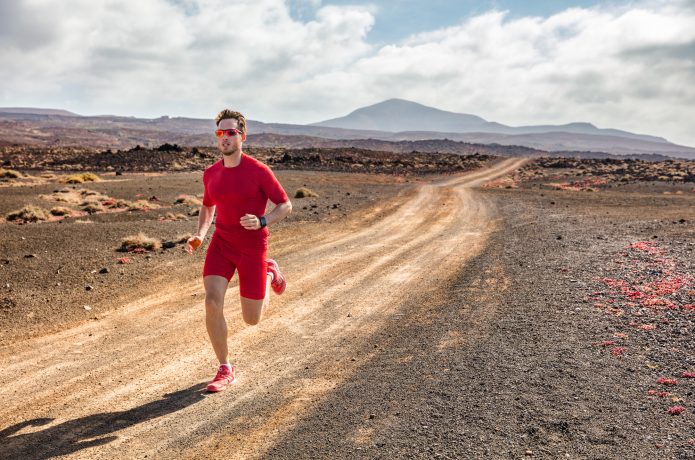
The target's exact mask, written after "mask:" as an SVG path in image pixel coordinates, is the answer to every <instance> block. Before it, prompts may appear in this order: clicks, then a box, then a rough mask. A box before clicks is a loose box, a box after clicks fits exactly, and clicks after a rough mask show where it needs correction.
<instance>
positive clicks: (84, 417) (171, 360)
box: [0, 159, 525, 459]
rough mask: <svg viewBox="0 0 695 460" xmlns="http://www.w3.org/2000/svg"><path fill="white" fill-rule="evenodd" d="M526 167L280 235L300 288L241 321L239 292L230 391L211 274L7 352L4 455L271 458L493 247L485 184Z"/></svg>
mask: <svg viewBox="0 0 695 460" xmlns="http://www.w3.org/2000/svg"><path fill="white" fill-rule="evenodd" d="M524 161H525V160H519V159H511V160H505V161H503V162H501V163H498V164H497V165H495V166H493V167H490V168H489V169H486V170H481V171H476V172H474V173H470V174H467V175H463V176H458V177H456V178H453V179H448V180H446V181H442V182H438V183H431V184H427V185H424V186H421V187H420V188H419V189H418V190H417V192H416V193H415V194H412V195H409V196H404V197H401V198H400V199H401V200H402V203H401V204H400V205H399V207H398V209H397V210H396V211H395V212H394V213H392V214H390V216H389V217H388V218H386V219H383V220H379V221H377V222H376V223H372V224H365V223H364V220H362V219H354V220H352V221H348V222H342V223H339V224H335V225H330V226H326V227H318V226H317V229H318V231H317V233H315V234H313V235H310V236H308V237H305V236H302V238H301V239H299V238H298V239H296V240H294V241H289V240H287V239H285V241H282V240H281V241H277V242H275V244H276V245H277V246H276V247H274V248H273V252H274V253H284V254H285V255H284V256H283V257H282V259H281V266H282V268H283V269H284V271H285V272H286V275H287V278H288V280H289V285H288V290H287V292H286V293H285V294H284V295H283V296H282V297H277V296H274V297H272V299H271V307H270V311H269V312H268V314H267V315H266V317H265V318H264V320H263V321H262V323H261V324H260V325H259V326H256V327H247V326H244V325H243V324H242V323H241V320H240V315H239V313H238V289H237V288H236V287H230V289H229V291H228V297H227V305H228V306H227V309H226V310H227V312H226V316H227V319H228V322H229V328H230V331H229V343H230V347H231V350H232V352H233V353H235V354H236V355H235V356H234V363H235V365H236V366H237V368H238V372H239V380H238V383H237V384H236V385H235V386H233V387H231V388H230V389H229V390H227V391H225V392H223V393H219V394H214V395H208V394H205V393H203V391H202V389H203V388H204V385H205V383H206V382H207V381H208V380H209V379H210V378H211V377H212V375H213V374H214V370H215V368H216V362H214V355H213V353H212V349H211V347H210V344H209V341H208V338H207V334H206V331H205V324H204V313H203V312H204V307H203V291H202V283H201V280H200V279H199V278H196V279H190V280H176V281H175V282H172V283H171V284H168V285H166V286H155V290H156V292H155V293H153V294H152V295H150V296H149V297H146V298H142V299H139V300H137V301H135V302H132V303H131V304H128V305H125V306H123V308H121V309H119V310H118V311H117V312H115V313H113V314H110V315H108V316H106V317H105V318H104V319H102V320H101V321H99V322H93V323H87V324H84V325H81V326H79V327H76V328H73V329H69V330H65V331H62V332H60V333H57V334H53V335H50V336H45V337H41V338H38V339H32V340H30V341H26V342H23V343H19V344H14V345H11V346H8V347H5V348H3V349H0V361H1V362H2V366H1V367H2V373H0V398H1V399H2V401H3V404H2V405H0V421H1V422H0V445H2V446H3V447H2V449H0V458H23V459H24V458H27V459H28V458H51V457H54V456H58V455H69V457H70V458H144V457H145V456H147V458H153V457H154V458H159V457H160V456H161V457H166V458H170V457H174V458H191V457H197V456H206V453H212V452H215V451H217V450H221V449H228V448H230V447H232V446H233V448H234V449H235V458H241V457H246V458H251V457H263V456H264V453H266V452H267V451H268V449H270V448H271V447H272V446H273V444H274V442H276V441H277V440H278V439H279V438H280V437H281V436H282V435H283V434H284V433H286V432H287V431H288V430H289V429H290V428H291V427H292V426H293V425H294V424H296V423H297V422H298V421H299V420H301V418H302V414H303V413H304V412H305V411H306V410H307V408H308V407H309V406H310V405H311V404H313V403H315V402H316V401H318V400H321V399H322V397H324V396H325V395H327V394H328V393H330V392H331V390H332V389H333V388H335V387H336V386H337V385H339V384H340V383H341V382H343V381H345V380H346V379H350V378H354V372H355V369H356V368H357V366H359V365H360V363H361V362H362V361H363V360H365V359H367V358H368V357H367V356H364V355H363V354H361V353H360V352H358V349H357V348H355V347H354V346H353V344H356V343H363V342H364V341H365V340H369V337H370V336H371V335H372V334H374V333H375V331H377V330H380V329H384V327H385V326H387V327H394V328H397V327H398V318H399V316H400V315H402V314H401V313H400V308H401V306H402V304H403V303H404V301H405V300H407V299H408V298H411V297H412V296H413V295H414V294H416V293H421V292H424V291H426V290H428V289H432V288H436V287H437V286H439V285H443V284H444V281H445V280H446V279H448V278H450V277H451V275H452V274H453V273H454V272H456V271H458V270H460V268H461V267H462V266H463V265H464V264H465V263H466V261H467V260H469V259H470V258H471V257H473V256H475V255H477V254H478V253H479V252H480V251H481V249H482V248H483V247H484V245H485V244H486V240H487V235H489V233H490V232H491V231H492V229H493V228H494V225H495V213H494V209H493V207H492V206H491V204H490V202H489V201H488V200H486V199H485V198H484V197H483V196H482V195H480V194H476V192H475V191H474V190H472V189H471V187H474V186H477V185H480V184H482V183H484V182H485V181H488V180H491V179H494V178H496V177H499V176H502V175H504V174H507V173H509V172H511V171H513V170H514V169H516V168H518V167H520V166H521V165H522V164H523V163H524ZM192 294H195V295H194V296H192ZM423 308H426V305H424V306H423ZM477 320H478V321H484V318H478V319H477ZM346 404H349V401H348V402H346Z"/></svg>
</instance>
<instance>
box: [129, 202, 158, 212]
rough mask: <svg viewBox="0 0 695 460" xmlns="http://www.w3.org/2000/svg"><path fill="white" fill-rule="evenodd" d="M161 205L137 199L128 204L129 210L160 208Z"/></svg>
mask: <svg viewBox="0 0 695 460" xmlns="http://www.w3.org/2000/svg"><path fill="white" fill-rule="evenodd" d="M158 208H159V205H158V204H154V203H151V202H149V201H147V200H137V201H132V202H131V203H130V204H129V205H128V211H149V210H151V209H158Z"/></svg>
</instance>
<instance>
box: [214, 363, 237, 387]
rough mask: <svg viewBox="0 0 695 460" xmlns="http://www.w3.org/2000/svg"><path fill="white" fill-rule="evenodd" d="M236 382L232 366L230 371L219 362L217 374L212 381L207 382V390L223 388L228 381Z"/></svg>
mask: <svg viewBox="0 0 695 460" xmlns="http://www.w3.org/2000/svg"><path fill="white" fill-rule="evenodd" d="M235 382H236V373H235V371H234V366H232V370H231V371H230V370H229V368H227V366H225V365H224V364H220V368H219V369H218V370H217V375H216V376H215V378H214V379H212V382H210V383H208V386H207V390H208V391H210V392H212V393H215V392H217V391H222V390H224V389H225V388H226V387H227V385H229V384H230V383H235Z"/></svg>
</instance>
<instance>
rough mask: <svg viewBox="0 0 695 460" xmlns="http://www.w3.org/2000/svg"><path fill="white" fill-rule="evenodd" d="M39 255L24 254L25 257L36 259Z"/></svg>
mask: <svg viewBox="0 0 695 460" xmlns="http://www.w3.org/2000/svg"><path fill="white" fill-rule="evenodd" d="M37 257H39V256H37V255H36V254H27V255H25V256H24V258H25V259H36V258H37Z"/></svg>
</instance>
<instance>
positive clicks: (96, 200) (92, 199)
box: [80, 195, 109, 206]
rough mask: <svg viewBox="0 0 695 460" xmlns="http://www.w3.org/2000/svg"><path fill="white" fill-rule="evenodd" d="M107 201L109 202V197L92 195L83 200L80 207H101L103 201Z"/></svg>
mask: <svg viewBox="0 0 695 460" xmlns="http://www.w3.org/2000/svg"><path fill="white" fill-rule="evenodd" d="M107 200H109V197H108V196H105V195H90V196H87V197H85V199H84V200H82V202H81V203H80V206H87V205H90V204H93V205H101V204H102V201H107Z"/></svg>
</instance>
